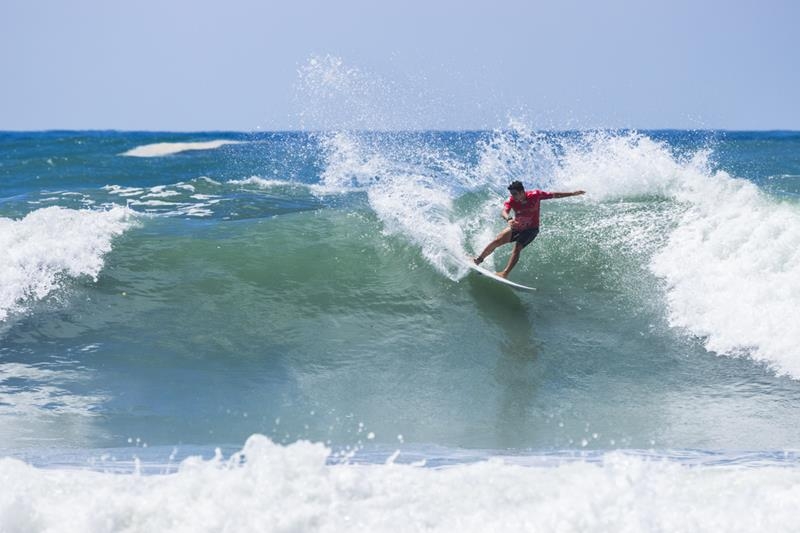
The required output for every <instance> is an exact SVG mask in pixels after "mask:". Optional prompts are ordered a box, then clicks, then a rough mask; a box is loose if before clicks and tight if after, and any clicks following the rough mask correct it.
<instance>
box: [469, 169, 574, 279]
mask: <svg viewBox="0 0 800 533" xmlns="http://www.w3.org/2000/svg"><path fill="white" fill-rule="evenodd" d="M508 190H509V192H510V193H511V197H510V198H509V199H508V200H506V202H505V203H504V204H503V211H502V212H501V213H500V216H501V217H502V218H503V220H505V221H506V222H508V227H507V228H506V229H504V230H503V231H501V232H500V233H498V234H497V237H495V239H494V240H493V241H492V242H490V243H489V244H488V245H487V246H486V248H485V249H484V250H483V252H481V255H479V256H477V257H476V258H474V259H473V261H475V264H476V265H480V264H481V263H483V260H484V259H486V257H487V256H488V255H489V254H491V253H492V252H494V250H495V248H497V247H498V246H502V245H504V244H508V243H510V242H513V243H514V249H513V250H512V251H511V257H509V258H508V264H507V265H506V268H505V269H504V270H501V271H500V272H498V273H497V275H498V276H500V277H502V278H508V273H509V272H511V269H512V268H514V265H516V264H517V261H519V253H520V252H521V251H522V249H523V248H525V247H526V246H528V245H529V244H530V243H531V242H532V241H533V239H535V238H536V236H537V235H538V234H539V202H540V201H541V200H549V199H550V198H567V197H569V196H578V195H580V194H584V192H585V191H573V192H545V191H541V190H539V189H534V190H532V191H525V187H523V186H522V182H520V181H514V182H512V183H511V185H509V186H508ZM512 210H513V211H514V217H513V218H512V217H511V213H510V212H511V211H512Z"/></svg>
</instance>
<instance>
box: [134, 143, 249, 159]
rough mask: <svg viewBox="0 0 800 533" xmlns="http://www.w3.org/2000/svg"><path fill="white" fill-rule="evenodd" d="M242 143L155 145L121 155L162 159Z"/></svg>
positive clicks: (146, 145)
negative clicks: (192, 151)
mask: <svg viewBox="0 0 800 533" xmlns="http://www.w3.org/2000/svg"><path fill="white" fill-rule="evenodd" d="M241 142H242V141H226V140H223V139H219V140H215V141H205V142H189V143H155V144H145V145H142V146H137V147H136V148H133V149H131V150H128V151H127V152H124V153H123V154H121V155H126V156H130V157H162V156H165V155H172V154H178V153H181V152H188V151H190V150H215V149H217V148H219V147H220V146H225V145H226V144H241Z"/></svg>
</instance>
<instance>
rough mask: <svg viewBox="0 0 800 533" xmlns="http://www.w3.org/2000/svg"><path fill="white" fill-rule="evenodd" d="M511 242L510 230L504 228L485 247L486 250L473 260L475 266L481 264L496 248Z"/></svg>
mask: <svg viewBox="0 0 800 533" xmlns="http://www.w3.org/2000/svg"><path fill="white" fill-rule="evenodd" d="M509 242H511V228H506V229H504V230H503V231H501V232H500V233H498V234H497V237H495V239H494V240H493V241H492V242H490V243H489V244H487V245H486V248H484V250H483V251H482V252H481V255H479V256H478V257H476V258H475V259H473V261H475V264H476V265H480V264H481V263H483V260H484V259H486V258H487V257H488V256H489V254H491V253H492V252H494V251H495V249H496V248H497V247H498V246H502V245H504V244H508V243H509Z"/></svg>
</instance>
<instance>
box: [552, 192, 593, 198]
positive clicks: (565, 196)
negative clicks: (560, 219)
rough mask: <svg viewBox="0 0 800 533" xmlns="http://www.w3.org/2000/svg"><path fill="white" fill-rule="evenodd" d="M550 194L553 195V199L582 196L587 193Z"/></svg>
mask: <svg viewBox="0 0 800 533" xmlns="http://www.w3.org/2000/svg"><path fill="white" fill-rule="evenodd" d="M550 194H552V195H553V198H568V197H570V196H580V195H581V194H586V191H572V192H554V193H550Z"/></svg>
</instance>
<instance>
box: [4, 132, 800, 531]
mask: <svg viewBox="0 0 800 533" xmlns="http://www.w3.org/2000/svg"><path fill="white" fill-rule="evenodd" d="M513 180H521V181H522V182H523V183H524V184H525V185H526V186H527V187H528V188H530V189H533V188H539V189H543V190H547V191H573V190H578V189H580V190H585V191H586V194H585V195H583V196H578V197H573V198H566V199H553V200H547V201H544V202H542V207H541V209H542V221H541V222H542V224H541V232H540V234H539V236H538V238H537V239H536V240H535V241H534V242H533V243H532V244H531V245H530V246H528V247H527V248H526V249H525V250H524V251H523V253H522V257H521V259H520V262H519V264H518V265H517V267H516V268H515V269H514V271H513V272H512V273H511V276H510V278H511V279H512V280H513V281H516V282H518V283H522V284H525V285H529V286H532V287H535V289H536V290H535V291H533V292H517V291H514V290H512V289H511V288H508V287H506V286H503V285H501V284H499V283H496V282H494V281H492V280H490V279H488V278H485V277H481V276H479V275H477V274H476V273H474V272H472V271H471V270H470V269H469V268H468V265H467V261H468V257H470V256H472V255H474V254H476V253H477V252H479V251H480V250H481V249H482V248H483V247H484V246H485V245H486V244H487V243H488V242H489V241H490V240H491V239H492V238H493V237H494V235H496V234H497V233H498V232H499V231H500V230H501V229H502V228H503V222H502V220H501V219H500V216H499V215H500V210H501V208H502V203H503V201H505V199H506V198H507V191H506V187H507V185H508V184H509V182H511V181H513ZM509 252H510V248H509V247H504V248H500V249H498V250H497V251H496V252H495V253H494V254H493V255H492V256H491V257H490V258H489V259H488V260H487V261H486V264H487V265H489V267H490V268H496V269H498V270H499V269H500V268H502V266H503V265H505V262H506V260H507V258H508V255H509ZM798 420H800V133H796V132H732V131H705V130H704V131H676V130H668V131H627V130H624V131H603V130H600V131H595V130H593V131H548V130H539V129H536V128H535V127H533V125H524V124H521V123H519V122H515V123H511V124H510V125H509V126H508V127H506V128H502V129H497V130H488V131H473V132H448V131H409V132H402V131H400V132H392V131H370V130H335V131H334V130H331V131H298V132H257V133H240V132H194V133H165V132H120V131H49V132H25V133H19V132H0V457H1V458H0V480H2V487H1V488H0V531H3V532H32V531H59V532H60V531H65V532H95V531H97V532H105V531H147V532H149V531H193V532H196V531H419V530H426V531H458V532H463V531H475V532H478V531H481V532H484V531H748V532H752V531H796V529H797V514H796V513H797V506H798V504H800V468H798V467H799V466H800V455H798V454H800V424H798Z"/></svg>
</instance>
